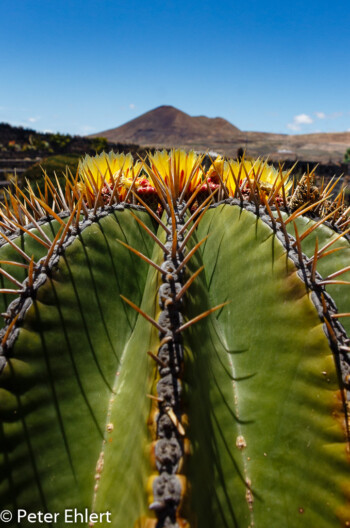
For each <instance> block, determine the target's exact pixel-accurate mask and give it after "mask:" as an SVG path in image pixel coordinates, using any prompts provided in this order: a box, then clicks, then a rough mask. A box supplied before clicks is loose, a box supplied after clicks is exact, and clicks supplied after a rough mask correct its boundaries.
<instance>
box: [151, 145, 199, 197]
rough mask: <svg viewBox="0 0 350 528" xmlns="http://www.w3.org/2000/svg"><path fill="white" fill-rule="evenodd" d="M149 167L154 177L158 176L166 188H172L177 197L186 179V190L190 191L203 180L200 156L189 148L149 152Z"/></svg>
mask: <svg viewBox="0 0 350 528" xmlns="http://www.w3.org/2000/svg"><path fill="white" fill-rule="evenodd" d="M148 159H149V162H150V167H151V170H152V171H153V173H154V174H155V175H156V177H158V176H160V177H161V178H162V180H163V181H164V182H165V184H166V185H167V187H168V188H170V189H173V192H174V194H175V196H174V197H175V198H178V197H179V195H180V193H181V192H182V190H183V189H184V188H185V186H186V183H187V182H188V180H191V181H190V183H189V184H188V192H192V191H193V189H195V188H196V187H197V185H199V184H200V183H201V181H202V180H203V172H202V170H201V162H202V160H203V156H200V155H198V154H196V153H195V152H193V150H191V151H190V152H185V151H184V150H178V149H176V150H175V149H173V150H171V151H170V152H168V151H166V150H162V151H161V152H155V154H149V155H148Z"/></svg>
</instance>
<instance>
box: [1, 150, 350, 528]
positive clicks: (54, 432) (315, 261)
mask: <svg viewBox="0 0 350 528" xmlns="http://www.w3.org/2000/svg"><path fill="white" fill-rule="evenodd" d="M331 192H332V184H330V185H329V186H327V187H325V188H324V189H317V188H316V186H315V181H314V174H313V173H311V174H306V175H305V176H304V177H303V178H302V180H301V182H300V183H299V184H298V185H296V186H294V187H293V186H292V183H291V181H290V173H287V172H283V171H282V169H280V170H279V171H276V170H275V169H273V168H272V167H269V166H268V165H267V164H266V163H264V162H262V161H256V162H254V163H253V162H250V161H245V160H244V159H243V160H242V161H241V162H236V161H234V160H224V159H222V158H218V159H216V160H212V162H211V165H210V167H209V168H207V169H205V167H204V166H203V157H201V156H197V155H195V154H194V153H188V154H186V153H184V152H181V151H171V152H170V153H168V152H165V151H163V152H158V153H155V154H153V155H151V154H150V155H149V156H148V159H145V160H141V161H139V162H136V163H133V161H132V159H131V158H130V157H125V156H122V155H115V154H113V153H111V154H109V155H106V154H102V155H101V156H97V157H96V158H95V159H92V158H89V157H87V158H86V159H85V160H84V161H83V162H82V163H81V165H80V168H79V174H78V175H77V176H76V177H73V176H72V177H70V176H67V182H66V186H65V188H64V189H62V188H61V187H60V186H59V185H58V184H57V185H56V184H54V183H53V182H52V181H51V180H49V178H48V177H47V176H45V191H44V193H43V194H40V195H39V196H36V194H35V193H34V191H33V190H32V189H31V188H30V187H29V188H28V189H27V191H26V192H25V193H24V192H23V191H21V190H20V189H17V191H16V196H12V195H11V194H10V195H9V198H8V201H7V202H6V203H5V205H4V206H3V211H2V212H1V216H2V224H1V225H2V229H3V233H2V238H3V244H2V246H1V247H0V259H1V269H0V272H1V281H2V290H1V292H2V295H3V301H2V302H3V307H4V308H3V309H4V313H3V317H4V321H5V326H4V328H3V329H2V330H1V346H2V351H3V352H2V355H0V361H1V363H0V367H1V366H2V368H3V372H2V374H1V375H0V396H1V401H0V418H1V422H2V423H1V428H0V453H1V456H0V472H1V479H0V496H1V500H2V502H1V503H2V504H4V507H6V508H8V509H16V508H26V509H27V510H28V511H39V510H44V511H57V512H63V510H64V509H65V508H69V507H71V508H77V509H78V510H79V511H82V510H84V508H88V510H89V511H90V512H98V513H99V512H105V511H110V512H111V520H112V524H111V525H112V526H113V527H114V528H125V527H130V528H189V527H192V528H196V527H198V528H199V527H200V528H211V527H212V526H216V527H219V528H221V527H222V528H224V527H227V526H234V527H237V528H243V527H244V528H253V527H255V528H263V527H265V526H293V527H294V526H300V527H309V526H317V527H318V528H332V527H333V526H338V525H339V526H348V525H350V506H349V499H350V495H349V488H350V480H349V418H348V411H349V404H348V402H349V389H350V386H349V380H350V366H349V352H350V340H349V334H348V333H347V332H348V331H349V330H348V322H347V320H348V316H349V311H350V298H349V291H350V290H349V286H348V284H349V282H348V280H349V279H348V277H349V272H350V270H349V266H348V265H347V262H348V260H347V259H348V253H349V251H350V248H349V242H348V240H347V238H346V236H347V230H348V226H349V223H350V218H349V208H346V206H345V204H344V198H343V195H342V194H340V195H338V196H337V197H336V198H334V199H332V198H331ZM137 204H138V205H137ZM334 233H335V234H334ZM339 248H342V249H339ZM320 272H321V274H320ZM331 292H332V294H333V293H334V299H335V300H334V299H333V298H332V297H331V296H330V293H331ZM13 295H15V296H16V298H15V300H14V301H13V302H10V299H11V296H13ZM339 307H341V312H340V313H339V311H338V308H339ZM342 321H346V324H345V328H344V326H343V325H342V324H341V322H342ZM63 525H64V523H63V521H62V520H60V522H59V523H58V526H63ZM16 526H19V524H17V525H16Z"/></svg>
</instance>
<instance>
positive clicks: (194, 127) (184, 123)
mask: <svg viewBox="0 0 350 528" xmlns="http://www.w3.org/2000/svg"><path fill="white" fill-rule="evenodd" d="M99 136H100V137H101V136H102V137H105V138H106V139H107V140H108V141H110V142H113V143H136V144H138V145H141V146H149V147H158V148H159V147H183V148H186V149H195V150H198V151H207V150H209V151H215V152H218V153H219V154H225V155H227V156H235V155H236V152H237V149H238V148H239V147H242V148H244V149H245V150H246V151H247V154H248V155H251V156H264V157H265V156H269V157H270V159H275V160H284V159H298V160H307V161H317V162H323V163H328V162H329V161H332V162H341V161H342V160H343V157H344V153H345V151H346V149H347V148H349V147H350V132H339V133H324V134H322V133H318V134H302V135H301V134H299V135H287V134H270V133H266V132H243V131H241V130H240V129H239V128H237V127H235V126H234V125H232V124H231V123H229V122H228V121H226V120H225V119H223V118H221V117H215V118H210V117H205V116H196V117H192V116H190V115H188V114H186V113H185V112H182V111H181V110H178V109H176V108H174V107H173V106H159V107H158V108H155V109H154V110H151V111H149V112H146V113H145V114H142V115H141V116H139V117H137V118H135V119H132V120H131V121H128V122H127V123H125V124H124V125H121V126H119V127H117V128H113V129H110V130H104V131H101V132H98V133H97V134H92V135H91V136H90V137H99Z"/></svg>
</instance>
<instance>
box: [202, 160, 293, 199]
mask: <svg viewBox="0 0 350 528" xmlns="http://www.w3.org/2000/svg"><path fill="white" fill-rule="evenodd" d="M218 175H220V178H221V179H222V181H223V182H224V183H225V184H226V187H227V189H228V191H229V193H230V195H231V196H234V195H235V190H236V182H237V183H238V185H242V184H243V183H244V180H246V178H249V180H250V181H251V182H253V181H254V180H256V181H257V182H258V185H259V188H260V190H261V191H263V192H264V193H266V194H269V193H270V191H271V190H272V189H273V188H274V189H276V188H280V189H279V191H278V194H279V195H281V194H282V184H283V186H284V191H285V194H286V196H287V195H288V192H289V189H290V187H291V186H292V182H290V181H288V171H279V170H277V169H275V167H273V165H268V164H267V163H266V162H263V161H262V160H259V159H257V160H255V161H250V160H242V161H236V160H232V159H231V160H228V161H225V160H224V159H223V158H221V157H218V158H217V159H216V160H215V161H214V163H213V164H212V166H211V167H210V169H209V171H208V174H207V177H208V180H209V181H210V180H211V179H213V180H215V179H217V180H219V176H218ZM235 180H236V181H235Z"/></svg>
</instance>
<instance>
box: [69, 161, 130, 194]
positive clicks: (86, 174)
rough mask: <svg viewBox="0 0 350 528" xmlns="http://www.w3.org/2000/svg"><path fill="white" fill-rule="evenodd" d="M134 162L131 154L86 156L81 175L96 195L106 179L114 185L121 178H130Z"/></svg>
mask: <svg viewBox="0 0 350 528" xmlns="http://www.w3.org/2000/svg"><path fill="white" fill-rule="evenodd" d="M133 161H134V160H133V157H132V155H131V154H127V155H125V154H115V153H114V152H110V153H109V154H107V153H106V152H102V153H101V154H99V155H98V156H94V157H91V156H85V158H84V159H83V160H82V161H81V162H80V163H79V173H80V176H81V178H82V180H83V182H84V183H85V184H86V186H87V188H88V189H89V191H90V192H92V193H93V194H95V192H96V190H97V189H99V188H100V186H101V183H102V181H103V179H104V178H105V179H106V182H107V183H108V184H114V183H115V181H116V179H117V178H118V177H119V176H120V177H121V178H122V177H123V178H128V177H130V176H131V175H130V173H131V170H132V167H133Z"/></svg>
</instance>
